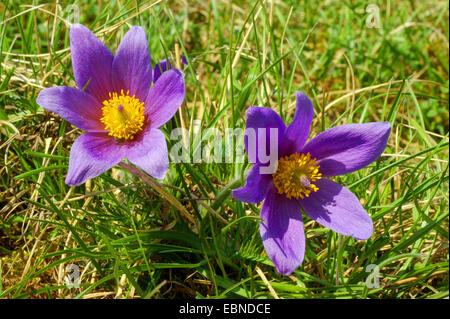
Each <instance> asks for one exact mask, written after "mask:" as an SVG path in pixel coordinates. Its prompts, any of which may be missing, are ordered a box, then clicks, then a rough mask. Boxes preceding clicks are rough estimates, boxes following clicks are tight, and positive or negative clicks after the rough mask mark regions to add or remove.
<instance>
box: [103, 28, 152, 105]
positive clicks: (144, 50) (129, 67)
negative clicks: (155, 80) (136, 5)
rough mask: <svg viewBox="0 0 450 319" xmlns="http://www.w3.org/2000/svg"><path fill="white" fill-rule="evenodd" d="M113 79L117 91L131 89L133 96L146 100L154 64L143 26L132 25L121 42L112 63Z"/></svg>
mask: <svg viewBox="0 0 450 319" xmlns="http://www.w3.org/2000/svg"><path fill="white" fill-rule="evenodd" d="M112 81H113V85H114V89H115V91H116V92H121V90H124V92H127V91H130V95H131V96H133V95H135V96H136V97H137V98H138V99H139V100H140V101H145V98H146V97H147V94H148V91H149V89H150V85H151V83H152V65H151V61H150V52H149V50H148V42H147V36H146V35H145V31H144V29H142V28H141V27H132V28H131V29H130V30H129V31H128V32H127V33H126V34H125V36H124V37H123V39H122V42H120V45H119V48H118V49H117V52H116V56H115V57H114V61H113V64H112Z"/></svg>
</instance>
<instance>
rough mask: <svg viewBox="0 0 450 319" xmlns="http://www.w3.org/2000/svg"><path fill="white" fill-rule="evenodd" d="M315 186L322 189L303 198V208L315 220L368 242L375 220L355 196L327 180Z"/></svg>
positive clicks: (340, 232) (301, 203) (341, 232)
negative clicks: (373, 220)
mask: <svg viewBox="0 0 450 319" xmlns="http://www.w3.org/2000/svg"><path fill="white" fill-rule="evenodd" d="M314 184H315V185H316V186H317V187H318V188H319V190H318V191H317V192H311V194H310V195H309V197H306V198H304V199H300V205H301V206H302V207H303V210H304V211H305V213H306V214H307V215H308V216H309V217H310V218H311V219H314V220H315V221H316V222H318V223H319V224H321V225H322V226H324V227H327V228H329V229H331V230H333V231H335V232H336V233H339V234H342V235H345V236H352V237H353V238H356V239H361V240H365V239H367V238H369V237H370V236H371V235H372V231H373V223H372V219H371V218H370V216H369V214H367V212H366V211H365V210H364V208H363V207H362V206H361V204H360V202H359V200H358V198H357V197H356V196H355V194H353V193H352V192H351V191H349V190H348V189H347V188H345V187H344V186H342V185H339V184H338V183H335V182H333V181H330V180H329V179H326V178H324V179H320V180H318V181H316V182H314Z"/></svg>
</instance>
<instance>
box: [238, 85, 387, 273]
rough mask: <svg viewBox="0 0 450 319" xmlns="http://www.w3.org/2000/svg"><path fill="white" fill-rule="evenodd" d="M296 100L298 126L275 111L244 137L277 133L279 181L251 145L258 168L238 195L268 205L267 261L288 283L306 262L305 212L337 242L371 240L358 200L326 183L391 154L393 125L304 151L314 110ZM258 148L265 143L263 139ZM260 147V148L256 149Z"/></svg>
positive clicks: (336, 131)
mask: <svg viewBox="0 0 450 319" xmlns="http://www.w3.org/2000/svg"><path fill="white" fill-rule="evenodd" d="M296 95H297V105H296V110H295V114H294V118H293V120H292V122H291V123H290V124H289V126H287V127H286V126H285V124H284V123H283V120H282V119H281V118H280V117H279V116H278V114H277V113H275V112H274V111H272V110H271V109H269V108H265V107H250V108H249V109H248V111H247V122H246V132H247V131H249V130H253V131H254V132H255V131H258V129H260V128H265V129H269V128H272V129H274V128H275V129H277V131H278V140H277V143H278V161H277V165H276V170H275V173H273V174H262V173H261V171H260V168H261V167H263V166H264V165H266V164H264V163H262V162H261V159H260V158H259V156H258V155H259V152H258V151H256V153H255V152H249V147H250V146H252V145H250V143H251V141H250V139H248V138H247V139H246V144H245V146H246V151H247V154H248V156H249V159H250V161H251V162H252V163H254V166H253V168H252V169H251V171H250V172H249V175H248V177H247V180H246V183H245V185H244V187H242V188H240V189H236V190H234V191H233V196H234V197H235V198H237V199H238V200H241V201H243V202H247V203H259V202H260V201H262V200H264V202H263V205H262V208H261V219H262V220H264V223H263V222H261V223H260V234H261V237H262V240H263V244H264V248H265V250H266V252H267V255H268V256H269V258H270V259H271V260H272V261H273V263H274V264H275V266H276V268H277V270H278V272H280V273H281V274H285V275H287V274H290V273H292V272H293V271H294V270H295V269H296V268H297V267H298V266H299V265H300V264H301V263H302V261H303V258H304V254H305V234H304V230H303V221H302V214H301V209H300V207H301V208H302V210H303V211H304V212H305V213H306V214H307V215H308V216H309V217H310V218H311V219H313V220H315V221H317V222H318V223H319V224H321V225H322V226H324V227H327V228H329V229H331V230H333V231H335V232H337V233H339V234H342V235H346V236H352V237H353V238H356V239H361V240H365V239H367V238H369V237H370V236H371V235H372V232H373V223H372V220H371V218H370V216H369V215H368V213H367V212H366V211H365V210H364V208H363V207H362V205H361V204H360V202H359V200H358V198H357V197H356V196H355V195H354V194H353V193H352V192H351V191H349V190H348V189H347V188H345V187H343V186H342V185H340V184H338V183H336V182H334V181H332V180H331V179H329V178H328V177H333V176H337V175H342V174H347V173H351V172H354V171H357V170H359V169H361V168H363V167H365V166H367V165H368V164H370V163H372V162H373V161H375V160H376V159H377V158H378V157H379V156H380V155H381V154H382V152H383V151H384V149H385V148H386V143H387V139H388V137H389V133H390V130H391V127H390V124H389V123H388V122H372V123H364V124H347V125H341V126H336V127H333V128H331V129H328V130H326V131H324V132H322V133H320V134H319V135H317V136H315V137H314V138H312V139H311V140H310V141H309V142H308V143H306V144H305V142H306V141H307V139H308V137H309V131H310V126H311V122H312V119H313V115H314V110H313V105H312V103H311V101H310V99H309V98H308V97H307V96H306V95H305V94H303V93H300V92H296ZM259 132H261V130H260V131H259ZM261 134H262V133H261ZM264 134H265V136H264V137H263V138H262V143H264V139H265V142H266V148H265V149H266V150H268V149H269V147H268V146H267V145H269V143H270V141H269V135H268V134H267V133H264ZM247 136H250V135H249V134H246V137H247ZM256 140H258V142H259V143H261V140H260V139H259V136H258V138H257V139H256ZM253 143H255V142H253ZM253 146H255V145H253ZM259 147H261V145H258V144H256V149H258V148H259Z"/></svg>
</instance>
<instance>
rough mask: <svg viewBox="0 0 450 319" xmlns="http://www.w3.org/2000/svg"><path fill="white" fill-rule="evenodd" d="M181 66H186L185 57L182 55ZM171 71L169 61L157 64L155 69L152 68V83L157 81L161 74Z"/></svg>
mask: <svg viewBox="0 0 450 319" xmlns="http://www.w3.org/2000/svg"><path fill="white" fill-rule="evenodd" d="M181 64H187V60H186V57H185V56H184V55H183V56H182V57H181ZM170 69H172V64H171V63H170V60H168V61H167V60H166V59H164V60H162V61H161V62H159V63H157V64H156V65H155V67H154V68H153V83H154V82H156V80H158V78H159V77H160V76H161V74H163V73H164V72H165V71H167V70H170Z"/></svg>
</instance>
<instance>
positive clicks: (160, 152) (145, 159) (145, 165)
mask: <svg viewBox="0 0 450 319" xmlns="http://www.w3.org/2000/svg"><path fill="white" fill-rule="evenodd" d="M126 157H127V158H128V160H129V161H130V162H131V163H133V164H135V165H137V166H139V167H141V168H142V169H143V170H144V171H146V172H147V173H148V174H150V175H151V176H153V177H155V178H157V179H163V178H164V177H165V176H166V172H167V169H168V168H169V156H168V153H167V144H166V137H165V136H164V134H163V132H161V131H160V130H158V129H153V128H152V129H148V130H144V131H143V132H142V134H141V135H140V136H139V137H138V138H137V139H136V140H135V141H133V142H131V143H129V145H127V151H126Z"/></svg>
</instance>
